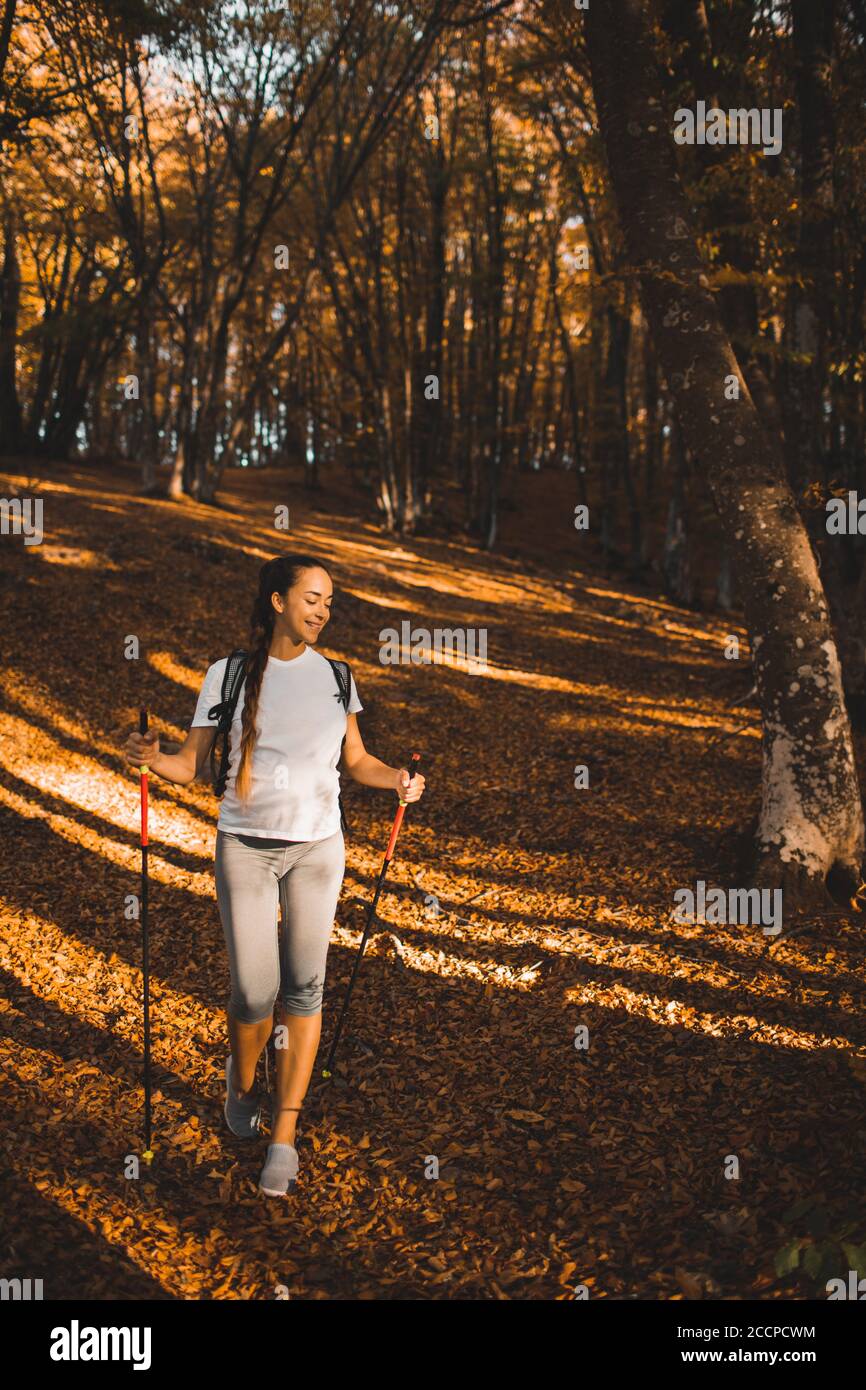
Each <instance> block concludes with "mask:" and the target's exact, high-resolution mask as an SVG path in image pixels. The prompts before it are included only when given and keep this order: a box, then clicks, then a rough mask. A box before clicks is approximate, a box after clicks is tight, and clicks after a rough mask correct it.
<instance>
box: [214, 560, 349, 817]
mask: <svg viewBox="0 0 866 1390" xmlns="http://www.w3.org/2000/svg"><path fill="white" fill-rule="evenodd" d="M308 569H322V570H324V571H325V573H326V574H327V575H329V576H330V570H329V569H328V567H327V565H325V564H323V563H322V561H321V560H318V559H317V558H316V557H315V556H314V555H280V556H278V557H277V558H276V559H274V560H268V561H267V562H266V563H265V564H264V565H262V567H261V569H260V570H259V592H258V593H257V594H256V597H255V600H254V602H253V611H252V614H251V616H250V636H251V641H250V647H249V652H248V654H247V659H246V665H245V668H244V671H245V674H244V708H243V713H242V715H241V757H240V762H239V764H238V775H237V778H236V781H235V794H236V795H237V796H238V798H239V799H240V800H241V801H246V800H247V798H248V797H249V794H250V790H251V784H252V766H251V764H252V757H253V749H254V748H255V744H256V737H257V734H258V730H257V729H256V715H257V714H258V708H259V694H260V692H261V688H262V680H263V678H264V674H265V667H266V666H267V664H268V654H269V652H270V647H271V639H272V638H273V635H274V624H275V622H276V613H275V609H274V606H273V604H272V603H271V594H279V595H280V596H281V597H282V596H283V595H285V594H286V593H287V592H288V590H289V589H291V588H292V587H293V586H294V585H295V584H297V582H298V580H299V579H300V577H301V574H302V573H303V571H304V570H308Z"/></svg>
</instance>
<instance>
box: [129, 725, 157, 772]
mask: <svg viewBox="0 0 866 1390" xmlns="http://www.w3.org/2000/svg"><path fill="white" fill-rule="evenodd" d="M123 751H124V754H125V756H126V760H127V762H130V763H134V764H135V766H136V767H150V766H151V764H152V763H153V760H154V758H156V757H158V756H159V734H158V733H155V732H154V731H153V730H151V732H150V733H147V734H140V733H139V732H138V730H136V731H135V733H134V734H130V735H129V738H128V739H127V740H126V743H125V744H124V746H123Z"/></svg>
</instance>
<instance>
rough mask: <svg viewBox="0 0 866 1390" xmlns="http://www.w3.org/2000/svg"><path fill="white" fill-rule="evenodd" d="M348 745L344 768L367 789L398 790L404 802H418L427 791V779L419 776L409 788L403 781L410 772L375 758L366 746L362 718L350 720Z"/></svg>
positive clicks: (345, 752) (347, 731)
mask: <svg viewBox="0 0 866 1390" xmlns="http://www.w3.org/2000/svg"><path fill="white" fill-rule="evenodd" d="M347 719H348V722H347V727H346V742H345V744H344V746H343V767H344V768H345V769H346V772H347V773H348V775H349V776H350V777H351V778H352V780H353V781H354V782H360V783H361V785H362V786H364V787H380V788H381V789H383V790H385V791H395V792H396V793H397V795H398V796H399V797H400V799H401V800H402V801H417V800H418V798H419V797H420V796H421V794H422V793H423V791H424V778H423V777H422V776H421V773H420V772H419V773H417V774H416V775H415V776H414V777H413V778H412V781H411V782H410V783H409V784H408V786H407V785H406V783H405V782H404V780H403V778H404V776H405V775H406V769H404V768H400V767H389V766H388V764H387V763H383V762H381V761H380V760H379V759H378V758H374V757H373V755H372V753H368V752H367V750H366V748H365V747H364V740H363V739H362V737H361V730H360V729H359V728H358V717H357V715H355V714H350V715H348V717H347Z"/></svg>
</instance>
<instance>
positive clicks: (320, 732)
mask: <svg viewBox="0 0 866 1390" xmlns="http://www.w3.org/2000/svg"><path fill="white" fill-rule="evenodd" d="M227 661H228V657H223V658H222V660H220V661H215V662H214V664H213V665H212V666H209V667H208V670H207V674H206V675H205V678H204V681H203V683H202V687H201V690H200V692H199V697H198V703H197V705H196V708H195V715H194V716H193V721H192V727H194V728H195V727H200V726H202V725H204V726H207V725H212V726H213V725H215V724H216V720H210V719H208V710H209V709H211V708H212V707H213V706H214V705H217V704H219V701H220V694H221V691H222V683H223V676H224V675H225V669H226V663H227ZM244 693H245V692H244V690H243V688H242V689H241V692H240V695H239V696H238V702H237V705H236V707H235V713H234V719H233V720H232V727H231V742H230V751H229V774H228V778H227V780H226V789H225V794H224V796H223V798H222V801H221V802H220V813H219V820H218V821H217V828H218V829H219V830H233V831H235V832H236V833H239V834H242V835H257V836H259V837H260V838H262V839H267V838H273V839H286V840H324V839H326V838H327V836H329V835H335V834H336V833H337V831H338V830H339V829H340V808H339V804H338V801H337V796H338V793H339V788H340V774H339V772H338V771H337V763H338V762H339V759H340V750H341V746H342V742H343V737H344V735H345V732H346V723H347V720H346V714H345V712H344V710H343V706H342V704H341V703H340V700H339V690H338V688H337V679H336V676H335V675H334V672H333V670H332V669H331V666H330V663H329V662H328V661H326V659H325V657H323V656H321V655H320V654H319V653H318V652H317V651H314V650H313V648H312V647H306V648H305V649H304V651H303V652H302V653H301V655H300V656H296V657H293V658H292V660H291V661H278V660H277V658H276V657H274V656H269V657H268V662H267V665H266V667H265V673H264V675H263V677H262V686H261V690H260V692H259V707H258V711H257V715H256V725H257V728H258V737H257V738H256V742H255V746H254V748H253V755H252V765H251V768H250V771H251V772H252V782H251V786H250V795H249V798H248V800H247V801H246V803H244V804H242V803H241V802H240V800H239V799H238V797H237V796H236V795H235V781H236V778H237V770H238V764H239V763H240V748H241V715H242V714H243V709H244ZM363 708H364V706H363V705H362V704H361V701H360V700H359V699H358V692H357V690H356V689H355V680H354V677H352V678H351V693H350V698H349V713H350V714H357V713H358V712H359V710H362V709H363Z"/></svg>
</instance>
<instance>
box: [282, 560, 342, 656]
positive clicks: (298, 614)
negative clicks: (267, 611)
mask: <svg viewBox="0 0 866 1390" xmlns="http://www.w3.org/2000/svg"><path fill="white" fill-rule="evenodd" d="M333 597H334V586H333V584H332V583H331V580H330V578H329V576H328V573H327V571H326V570H323V569H319V568H318V566H316V567H315V568H312V569H306V570H303V571H302V573H301V574H300V575H299V577H298V580H297V583H296V584H293V585H292V587H291V589H287V590H286V592H285V594H284V595H282V596H280V595H279V594H271V603H272V604H273V606H274V608H276V610H277V612H278V613H279V614H281V615H282V627H283V630H284V631H287V632H288V634H289V636H290V637H291V638H292V640H293V641H294V642H308V643H310V644H311V645H312V644H314V643H315V642H317V641H318V640H319V634H320V633H321V631H322V629H323V627H324V626H325V624H326V623H327V621H328V619H329V618H330V616H331V602H332V600H333ZM277 624H278V625H280V619H279V618H277Z"/></svg>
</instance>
